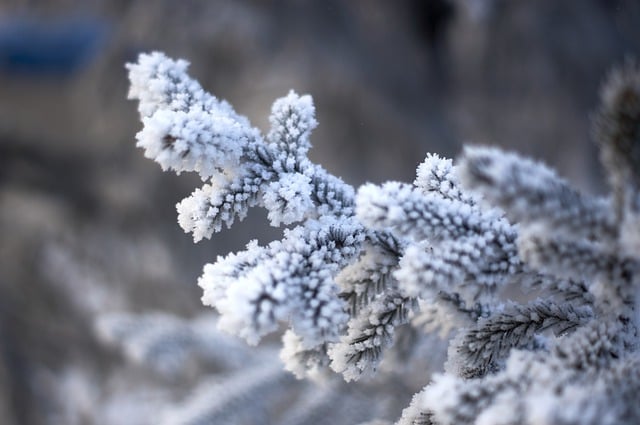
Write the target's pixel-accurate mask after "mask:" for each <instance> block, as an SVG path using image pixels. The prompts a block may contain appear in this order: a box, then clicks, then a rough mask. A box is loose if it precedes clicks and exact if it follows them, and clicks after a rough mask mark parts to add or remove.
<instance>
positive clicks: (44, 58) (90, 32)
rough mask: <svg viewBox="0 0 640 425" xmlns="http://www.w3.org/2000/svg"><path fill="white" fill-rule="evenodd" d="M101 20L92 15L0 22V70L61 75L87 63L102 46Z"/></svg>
mask: <svg viewBox="0 0 640 425" xmlns="http://www.w3.org/2000/svg"><path fill="white" fill-rule="evenodd" d="M107 33H108V25H107V23H106V22H105V21H103V20H100V19H96V18H92V17H78V18H63V19H55V20H46V21H45V20H41V19H34V18H29V17H19V18H13V19H6V18H5V19H4V20H2V21H0V72H4V73H10V74H28V75H33V76H57V77H64V76H69V75H71V74H73V73H74V72H76V71H78V70H79V69H81V68H82V67H83V66H85V65H87V64H88V63H89V62H90V61H91V59H93V58H94V57H95V56H96V55H97V53H98V52H99V51H100V50H101V48H102V46H103V44H104V43H103V41H104V40H105V39H106V36H107Z"/></svg>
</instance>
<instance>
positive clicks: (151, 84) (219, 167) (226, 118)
mask: <svg viewBox="0 0 640 425" xmlns="http://www.w3.org/2000/svg"><path fill="white" fill-rule="evenodd" d="M187 66H188V64H187V63H186V62H184V61H173V60H171V59H169V58H167V57H166V56H164V55H163V54H160V53H152V54H150V55H140V58H139V62H138V63H137V64H129V65H127V68H128V69H129V79H130V80H131V89H130V91H129V98H130V99H138V100H139V101H140V103H139V106H138V110H139V112H140V115H141V117H142V122H143V124H144V127H143V129H142V130H141V131H140V132H139V133H138V134H137V135H136V138H137V140H138V143H137V146H138V147H140V148H143V149H144V151H145V156H146V157H147V158H151V159H153V160H154V161H156V162H157V163H159V164H160V166H161V167H162V169H163V170H174V171H176V172H177V173H180V172H182V171H196V172H198V173H199V174H200V176H201V177H202V178H203V179H206V178H207V177H210V176H212V175H214V174H216V173H217V172H221V171H224V170H225V169H228V168H233V167H236V166H237V165H238V162H239V160H240V156H241V155H242V153H243V149H244V148H245V147H246V146H247V145H248V144H249V143H250V142H252V141H255V140H259V139H260V134H259V133H258V131H257V130H256V129H254V128H252V127H251V126H250V125H249V123H248V121H247V120H246V118H244V117H240V116H238V115H237V114H236V113H235V112H234V111H233V109H232V108H231V107H230V106H229V105H228V104H226V103H222V102H219V101H218V100H217V99H216V98H214V97H213V96H211V95H209V94H208V93H206V92H205V91H204V90H203V89H202V87H200V85H199V84H198V83H197V82H195V81H194V80H192V79H190V78H189V76H188V75H187V74H186V70H187Z"/></svg>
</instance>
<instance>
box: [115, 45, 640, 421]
mask: <svg viewBox="0 0 640 425" xmlns="http://www.w3.org/2000/svg"><path fill="white" fill-rule="evenodd" d="M187 65H188V64H187V63H186V62H185V61H182V60H178V61H174V60H172V59H169V58H167V57H166V56H164V55H163V54H161V53H152V54H143V55H141V56H140V58H139V60H138V62H137V63H135V64H130V65H128V66H127V67H128V69H129V77H130V80H131V89H130V92H129V97H130V98H132V99H137V100H138V101H139V106H138V110H139V112H140V115H141V119H142V123H143V129H142V130H141V131H140V132H139V133H138V135H137V139H138V146H139V147H141V148H143V149H144V151H145V155H146V156H147V157H149V158H152V159H154V160H155V161H157V162H158V163H159V164H160V165H161V166H162V168H163V169H171V170H174V171H176V172H178V173H180V172H182V171H195V172H197V173H198V174H199V175H200V176H201V177H202V179H203V180H204V181H205V182H204V185H203V186H202V187H201V188H198V189H196V190H195V191H194V192H193V193H192V194H191V196H189V197H187V198H186V199H184V200H183V201H182V202H180V203H179V204H178V206H177V210H178V222H179V224H180V226H181V227H182V228H183V229H184V230H185V231H186V232H190V233H192V236H193V238H194V240H195V241H196V242H197V241H199V240H201V239H203V238H210V237H211V236H212V235H213V233H215V232H218V231H221V229H222V228H223V227H224V226H226V227H229V226H231V225H233V224H235V223H236V221H239V220H242V219H243V218H244V217H245V216H246V215H247V212H248V209H249V208H251V207H262V208H265V209H266V210H267V217H268V220H269V223H270V224H271V225H272V226H276V227H280V226H286V227H285V229H284V230H283V236H282V238H281V239H278V240H275V241H273V242H271V243H269V244H267V245H266V246H260V245H259V244H258V243H257V242H256V241H253V242H250V243H249V244H248V245H247V247H246V249H245V250H243V251H240V252H237V253H231V254H228V255H226V256H223V257H218V258H217V260H216V261H215V262H213V263H212V264H207V265H205V267H204V270H203V274H202V276H201V277H200V279H199V281H198V284H199V286H200V287H201V288H202V289H203V297H202V301H203V303H204V304H205V305H209V306H212V307H214V308H215V309H216V310H217V311H218V313H219V314H220V317H219V318H218V320H217V323H218V326H219V327H220V328H221V329H224V330H226V331H228V332H230V333H232V334H234V335H237V336H240V337H242V338H244V339H246V340H247V341H248V342H249V343H257V342H259V341H260V339H261V338H262V337H263V336H265V335H267V334H269V333H272V332H276V331H280V330H282V329H283V328H282V325H283V324H284V325H285V326H286V327H287V328H288V329H287V330H286V331H284V336H283V349H282V351H281V360H282V361H283V363H284V364H285V367H286V369H288V370H289V371H291V372H293V373H294V374H295V375H296V376H297V377H312V378H318V377H320V376H322V377H326V376H328V373H329V369H332V370H333V371H335V372H338V373H339V374H341V375H342V377H343V378H344V380H346V381H354V380H358V379H359V378H361V377H363V376H365V375H369V374H370V373H371V372H373V371H375V370H376V369H377V368H378V366H379V364H380V362H381V361H382V358H383V355H384V352H385V350H388V349H389V348H391V347H393V346H394V342H395V341H394V336H395V334H396V330H397V329H398V327H399V326H401V325H408V326H413V328H405V329H410V330H411V332H413V333H415V334H418V333H422V332H424V333H438V335H439V337H440V338H441V340H438V341H440V343H439V345H438V343H434V346H433V347H431V348H433V350H432V351H433V352H434V353H436V352H437V351H438V349H440V350H441V352H442V353H443V354H442V356H444V352H445V351H446V347H447V346H448V347H449V353H448V361H447V363H446V372H445V373H444V374H441V375H437V376H435V377H434V378H433V379H431V383H430V384H428V385H427V386H426V387H425V388H424V389H423V390H422V391H421V392H419V393H418V394H416V395H415V396H414V398H413V400H412V401H411V404H410V406H409V407H408V408H407V409H405V411H404V412H403V413H402V417H401V418H400V422H398V423H399V424H413V425H415V424H423V425H448V424H451V425H453V424H455V425H464V424H469V425H471V424H474V425H520V424H526V425H532V424H556V423H559V424H563V425H564V424H566V425H569V424H571V425H592V424H593V425H595V424H611V425H613V424H624V425H627V424H629V425H631V424H637V423H638V422H640V409H638V407H637V405H638V403H637V402H636V401H637V400H636V398H637V397H636V395H637V391H638V388H640V377H639V376H638V374H637V373H636V370H637V365H638V347H640V343H639V341H638V334H639V332H638V326H639V325H640V314H639V313H638V306H640V293H639V291H640V282H639V279H640V250H639V249H638V248H640V212H639V211H640V195H638V194H639V193H640V189H639V188H640V183H639V182H640V177H638V176H639V175H640V174H639V173H638V169H640V159H639V158H640V154H639V153H638V152H640V150H639V149H638V146H640V143H638V137H637V136H638V128H640V68H639V67H638V66H637V65H636V64H628V65H626V66H625V67H624V68H623V69H622V70H621V71H618V72H616V73H614V74H612V76H611V77H610V79H609V81H608V82H607V84H606V85H605V88H604V89H603V94H602V97H603V106H602V108H601V109H600V111H599V112H598V114H597V117H596V135H597V137H598V142H599V145H600V149H601V156H602V159H603V163H604V165H605V169H606V171H607V173H608V179H609V181H610V184H611V186H612V190H613V195H612V196H611V197H610V198H600V197H596V196H592V195H588V194H584V193H581V192H579V191H577V190H576V189H574V188H573V187H572V186H571V185H570V184H569V183H568V182H566V181H565V180H563V179H562V178H560V177H558V175H557V173H556V172H555V171H553V170H551V169H549V168H548V167H546V166H545V165H542V164H540V163H538V162H536V161H533V160H530V159H526V158H522V157H520V156H518V155H515V154H513V153H507V152H503V151H501V150H499V149H496V148H486V147H467V148H465V149H464V151H463V153H462V155H461V157H460V158H459V160H458V161H457V162H456V163H455V165H454V162H452V161H451V160H449V159H445V158H441V157H439V156H437V155H434V154H428V155H427V157H426V158H425V160H424V161H423V162H422V163H421V164H420V165H419V166H418V168H417V175H416V178H415V180H414V182H413V184H412V185H411V184H404V183H398V182H387V183H384V184H382V185H373V184H365V185H364V186H362V187H360V188H359V189H358V190H357V191H356V190H355V189H354V188H353V187H352V186H350V185H348V184H346V183H345V182H343V181H342V180H341V179H340V178H338V177H336V176H333V175H331V174H330V173H329V172H327V171H326V170H325V169H324V168H322V167H321V166H319V165H317V164H314V163H313V162H311V161H310V160H309V158H308V157H307V154H308V151H309V149H310V148H311V141H310V137H311V132H312V130H313V129H314V128H315V127H316V126H317V121H316V118H315V107H314V105H313V101H312V99H311V97H310V96H308V95H302V96H301V95H298V94H296V93H295V92H293V91H291V92H289V93H288V94H287V95H286V96H285V97H283V98H281V99H278V100H276V101H275V102H274V104H273V107H272V110H271V116H270V118H269V122H270V129H269V131H268V132H267V133H266V136H264V137H263V136H262V134H261V133H260V131H259V130H257V129H255V128H254V127H252V126H251V124H250V123H249V121H248V120H247V119H246V118H245V117H243V116H241V115H239V114H237V113H236V112H235V111H234V110H233V108H232V107H231V106H230V105H229V104H228V103H226V102H225V101H221V100H218V99H216V98H215V97H214V96H212V95H210V94H208V93H206V92H205V91H204V90H203V89H202V87H201V86H200V85H199V84H198V83H197V82H196V81H195V80H193V79H191V78H190V77H189V76H188V74H187ZM532 289H533V290H536V291H538V292H539V294H536V295H534V294H532V292H531V290H532ZM522 290H525V291H528V292H527V293H525V294H523V293H522ZM538 295H540V296H541V297H540V298H537V296H538ZM107 328H109V326H107ZM115 328H117V326H115V327H113V326H112V327H111V329H115ZM173 329H179V330H180V329H182V330H184V331H185V332H186V328H184V329H183V328H182V327H181V325H179V324H171V323H167V324H166V326H165V329H164V330H162V331H158V332H157V335H160V336H162V338H160V337H158V338H159V339H158V342H157V343H155V342H154V338H151V337H148V338H147V339H137V338H135V337H133V336H132V335H134V333H127V332H124V333H118V332H115V333H112V334H113V335H120V337H121V338H123V339H128V338H131V339H132V340H135V341H136V343H135V344H133V345H132V346H135V347H143V348H138V349H136V350H138V351H135V350H132V351H131V352H132V353H134V355H137V356H138V357H140V358H143V357H145V356H146V355H141V354H135V353H151V352H154V351H155V348H154V349H153V350H152V349H151V348H148V347H162V346H163V345H162V344H161V343H160V341H164V340H166V341H171V335H173V334H174V332H173ZM144 333H145V334H148V335H154V332H144ZM398 335H402V332H400V333H399V334H398ZM116 337H117V336H116ZM429 338H433V340H434V341H435V340H436V339H435V338H434V337H431V336H429ZM398 339H400V338H398ZM410 341H412V343H414V344H417V346H419V344H418V343H417V342H416V341H431V339H428V338H419V337H416V338H412V339H410ZM180 344H183V345H185V346H188V345H189V344H193V341H192V340H189V339H188V338H187V339H183V340H181V342H180ZM396 345H400V344H398V343H397V342H396ZM145 347H147V348H145ZM431 348H429V350H431ZM429 350H426V351H429ZM178 351H179V350H178ZM178 351H176V352H178ZM430 354H431V352H425V353H424V355H423V356H422V357H423V358H429V359H430V358H431V357H430ZM434 357H435V358H437V356H434ZM175 358H180V356H179V355H177V356H176V357H175ZM387 358H389V359H390V360H391V361H396V362H398V361H402V360H398V359H400V358H408V357H402V356H395V357H394V356H388V357H387ZM440 364H442V363H440ZM403 366H404V365H403ZM437 367H438V365H435V366H434V367H431V366H429V368H428V369H429V370H436V369H437ZM386 369H391V370H394V368H393V366H392V367H391V368H386ZM400 369H404V370H407V369H408V370H411V368H410V367H406V368H405V367H396V368H395V372H396V373H397V374H400V373H401V372H400ZM256 371H258V369H256ZM263 372H264V371H261V372H259V373H258V372H256V375H255V376H254V375H252V374H253V373H254V372H252V371H251V369H247V371H246V373H247V379H248V380H250V381H251V382H252V383H251V385H248V386H246V387H242V386H241V385H240V386H239V387H238V388H235V387H234V388H233V391H230V392H228V393H227V392H225V393H224V394H222V393H220V391H221V388H222V387H221V386H219V385H213V386H212V387H211V388H212V391H208V390H206V389H205V390H203V391H202V394H207V393H208V394H209V396H210V397H218V398H219V399H217V400H218V401H216V403H213V404H211V405H209V406H205V404H206V403H205V402H204V401H203V400H205V398H198V397H196V398H195V399H194V400H195V401H194V402H193V404H191V402H187V404H186V405H185V406H186V410H185V412H186V413H185V415H187V413H188V414H189V415H190V414H191V412H197V411H199V409H201V408H202V409H203V410H202V412H205V413H203V415H204V416H198V415H199V413H198V415H196V416H193V417H194V418H199V417H200V418H216V420H220V419H222V418H234V417H235V416H234V414H232V413H231V411H230V410H228V409H229V408H240V407H239V406H241V403H240V400H241V394H242V393H243V392H244V393H246V395H247V397H249V398H247V400H255V399H256V398H255V397H256V396H257V394H258V393H259V392H260V391H263V392H264V391H265V390H266V389H267V388H269V386H270V385H272V383H274V382H276V381H277V382H282V380H283V379H284V378H281V377H280V375H279V374H278V373H275V372H273V373H272V372H269V373H268V376H266V375H265V376H263V375H262V373H263ZM406 380H407V377H406V376H404V377H403V381H406ZM429 380H430V378H429V377H428V376H426V377H425V379H424V381H423V382H428V381H429ZM342 384H343V385H346V384H344V383H342ZM238 385H239V384H238ZM382 387H383V388H385V387H384V386H382ZM389 388H395V387H394V386H392V384H389ZM416 388H418V386H416ZM414 391H415V388H414V389H413V390H412V392H414ZM590 393H592V394H594V399H593V403H591V402H590V401H589V398H588V394H590ZM216 394H217V395H216ZM251 397H253V398H251ZM225 400H226V401H225ZM332 400H334V399H333V398H332V397H331V395H330V394H328V393H325V394H324V395H323V396H322V397H321V398H318V399H317V400H310V401H308V402H305V404H306V405H308V406H309V407H308V411H305V409H304V408H301V409H298V410H296V411H295V412H293V413H292V416H290V417H289V419H288V420H290V421H291V422H292V423H299V422H300V421H304V420H308V419H306V418H310V417H314V418H316V417H318V413H317V412H318V410H317V409H320V408H326V406H327V405H328V404H331V403H332ZM407 400H408V397H407ZM307 403H308V404H307ZM590 403H591V404H590ZM353 405H354V406H355V405H357V406H360V404H359V401H354V404H353ZM191 406H195V407H191ZM203 406H204V407H203ZM229 406H230V407H229ZM334 413H335V412H334ZM398 413H399V412H398ZM181 414H182V413H181ZM189 415H187V416H189ZM365 416H366V415H365ZM177 417H181V416H180V415H179V416H177ZM184 417H186V416H184ZM327 417H329V416H327ZM330 417H332V418H333V417H335V416H330ZM359 417H362V415H360V416H359ZM250 419H252V418H250ZM385 419H386V418H385Z"/></svg>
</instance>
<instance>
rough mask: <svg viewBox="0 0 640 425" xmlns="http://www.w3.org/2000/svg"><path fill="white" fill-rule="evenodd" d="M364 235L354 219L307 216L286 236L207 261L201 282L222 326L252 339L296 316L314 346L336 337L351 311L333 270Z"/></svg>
mask: <svg viewBox="0 0 640 425" xmlns="http://www.w3.org/2000/svg"><path fill="white" fill-rule="evenodd" d="M362 238H363V236H362V235H361V231H360V227H359V225H357V223H355V222H354V221H352V220H351V221H349V220H340V221H339V220H336V219H334V218H330V217H326V218H325V219H323V220H321V221H317V222H313V221H307V224H306V226H304V227H303V226H299V227H297V228H295V229H293V230H287V231H285V238H284V239H283V240H282V241H274V242H271V243H270V244H269V245H268V246H267V247H264V248H262V247H259V246H258V245H257V244H255V243H254V244H251V245H249V246H248V247H247V251H244V252H243V253H239V254H236V255H230V256H228V257H225V258H219V259H218V262H217V263H215V264H213V265H207V266H206V267H205V270H204V274H203V276H202V277H201V279H200V280H199V282H198V283H199V285H200V286H201V287H202V288H203V289H204V291H205V295H204V296H203V302H205V304H209V305H212V306H214V307H215V308H216V309H217V310H218V311H219V312H220V314H221V318H220V322H219V327H220V329H222V330H225V331H227V332H230V333H234V334H237V335H239V336H241V337H243V338H245V339H247V341H249V342H250V343H257V342H258V341H259V339H260V338H261V337H262V336H263V335H265V334H267V333H269V332H271V331H274V330H275V329H276V328H277V326H278V322H282V321H286V320H288V319H290V318H291V321H292V323H293V327H294V329H295V331H296V333H298V334H299V335H300V336H301V337H303V338H304V340H305V344H307V345H308V346H314V345H317V344H319V343H322V342H324V341H328V340H334V339H335V338H336V337H337V335H338V334H339V332H340V331H341V329H342V328H343V327H344V325H345V324H346V321H347V319H348V315H347V314H346V313H345V312H344V310H345V305H344V301H342V300H341V299H340V298H338V287H337V285H336V284H335V282H334V280H333V276H334V275H335V274H336V273H337V271H338V270H339V267H340V266H342V265H344V264H345V263H346V262H348V261H349V260H350V259H351V258H352V257H353V256H355V255H357V253H358V252H359V247H360V244H361V243H362Z"/></svg>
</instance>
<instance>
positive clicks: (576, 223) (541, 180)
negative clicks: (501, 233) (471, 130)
mask: <svg viewBox="0 0 640 425" xmlns="http://www.w3.org/2000/svg"><path fill="white" fill-rule="evenodd" d="M457 169H458V170H459V175H460V180H461V181H462V183H463V185H464V186H465V187H467V188H469V189H473V190H477V191H479V192H480V193H481V194H482V196H483V197H484V198H485V199H486V200H487V201H488V202H491V203H492V204H493V205H497V206H499V207H502V208H504V210H505V211H506V212H507V215H508V217H509V219H510V220H513V221H514V222H520V223H522V224H526V223H530V222H537V223H543V224H545V225H546V226H547V229H548V230H547V231H548V232H550V233H553V234H557V233H558V232H562V233H564V234H566V235H567V236H569V237H572V238H576V239H579V238H582V237H586V238H589V239H594V240H600V241H609V240H611V238H613V237H616V236H617V232H616V225H615V223H614V219H615V218H614V215H613V212H612V210H611V208H610V204H609V201H608V200H606V199H602V198H595V197H590V196H585V195H583V194H581V193H580V192H578V191H577V190H575V189H574V188H573V187H571V186H570V185H569V184H568V183H567V182H566V181H565V180H563V179H561V178H560V177H558V175H557V174H556V173H555V172H554V171H553V170H551V169H550V168H548V167H547V166H545V165H544V164H542V163H539V162H536V161H534V160H531V159H527V158H523V157H521V156H519V155H516V154H513V153H509V152H504V151H501V150H499V149H496V148H487V147H471V146H467V147H465V149H464V152H463V155H462V158H461V161H460V164H459V165H458V167H457Z"/></svg>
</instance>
